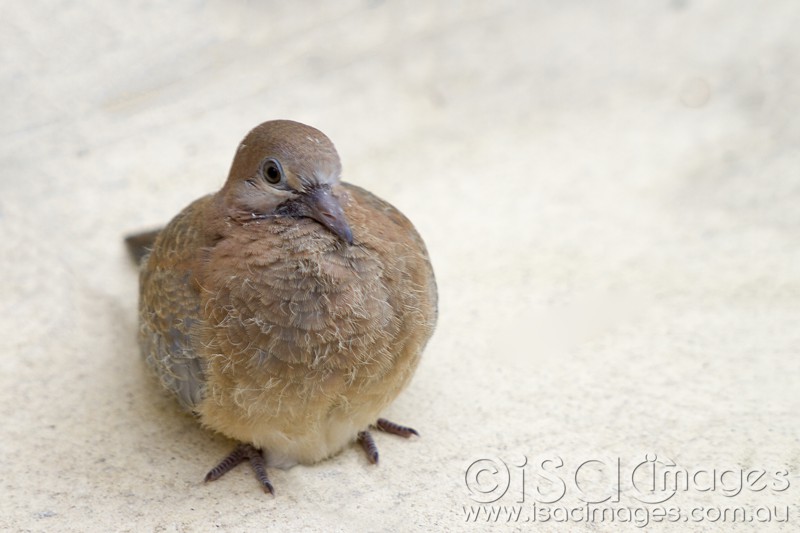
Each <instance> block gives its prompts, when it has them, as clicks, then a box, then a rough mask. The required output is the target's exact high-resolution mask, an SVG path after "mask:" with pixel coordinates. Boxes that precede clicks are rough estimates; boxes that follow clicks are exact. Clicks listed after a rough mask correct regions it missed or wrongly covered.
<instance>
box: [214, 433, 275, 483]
mask: <svg viewBox="0 0 800 533" xmlns="http://www.w3.org/2000/svg"><path fill="white" fill-rule="evenodd" d="M245 460H249V461H250V466H251V467H252V468H253V471H254V472H255V474H256V479H257V480H258V482H259V483H261V487H262V488H263V489H264V492H269V493H270V494H272V495H275V489H273V488H272V483H270V481H269V477H267V467H266V464H265V462H264V454H263V453H261V450H259V449H258V448H256V447H255V446H253V445H252V444H244V443H242V444H239V445H238V446H236V448H234V449H233V451H232V452H231V453H229V454H228V456H227V457H225V459H223V460H222V461H220V462H219V464H218V465H217V466H215V467H214V468H212V469H211V471H210V472H209V473H208V474H206V478H205V481H207V482H208V481H214V480H217V479H219V478H221V477H222V476H223V475H225V474H227V473H228V472H230V471H231V470H233V468H234V467H235V466H236V465H238V464H239V463H242V462H244V461H245Z"/></svg>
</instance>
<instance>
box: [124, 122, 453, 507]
mask: <svg viewBox="0 0 800 533" xmlns="http://www.w3.org/2000/svg"><path fill="white" fill-rule="evenodd" d="M341 174H342V165H341V161H340V158H339V155H338V153H337V151H336V148H335V146H334V145H333V143H332V141H331V140H330V139H329V138H328V137H327V136H326V135H325V134H323V133H322V132H321V131H319V130H317V129H316V128H313V127H311V126H307V125H305V124H302V123H299V122H295V121H291V120H271V121H267V122H264V123H262V124H260V125H258V126H256V127H255V128H253V129H252V130H251V131H250V132H249V133H248V134H247V135H246V136H245V137H244V139H243V140H242V142H241V143H240V144H239V146H238V149H237V150H236V153H235V156H234V158H233V163H232V165H231V168H230V171H229V174H228V177H227V180H226V181H225V182H224V185H223V186H222V188H221V189H220V190H219V191H218V192H216V193H214V194H209V195H207V196H204V197H202V198H200V199H198V200H195V201H194V202H192V203H191V204H190V205H189V206H188V207H186V208H185V209H183V210H182V211H181V212H180V213H179V214H178V215H177V216H175V218H173V219H172V220H171V221H170V222H169V223H168V224H167V225H166V226H165V227H164V228H163V229H161V230H156V231H151V232H147V233H143V234H139V235H132V236H130V237H128V238H127V239H126V240H127V243H128V245H129V248H130V251H131V253H132V254H133V256H134V257H138V258H140V272H139V332H138V343H139V346H140V349H141V353H142V356H143V358H144V360H145V361H146V363H147V366H148V367H149V368H150V369H152V371H153V373H154V374H155V376H156V377H157V379H158V381H159V382H160V384H161V385H162V386H163V388H164V389H165V390H166V391H167V392H168V393H170V394H171V395H172V396H174V398H175V399H176V400H177V402H178V403H179V404H180V406H181V407H182V408H183V409H185V410H186V411H188V412H190V413H192V414H194V415H195V416H196V417H197V419H198V421H199V423H200V424H201V425H202V426H203V427H205V428H207V429H209V430H212V431H214V432H217V433H219V434H222V435H224V436H226V437H228V438H229V439H232V440H233V441H235V442H236V446H235V448H234V449H233V451H232V452H231V453H230V454H229V455H227V456H226V457H224V458H223V459H222V460H221V461H220V462H219V463H217V464H216V466H214V467H213V468H212V469H211V470H210V471H209V472H208V474H207V475H206V477H205V481H206V482H208V481H213V480H216V479H219V478H220V477H221V476H222V475H224V474H225V473H227V472H228V471H230V470H231V469H232V468H233V467H235V466H236V465H238V464H240V463H243V462H249V463H250V465H251V467H252V470H253V471H254V473H255V476H256V479H257V480H258V482H259V484H260V485H261V487H262V488H263V490H264V491H265V492H267V493H270V494H272V495H274V494H275V491H274V487H273V485H272V482H271V481H270V479H269V476H268V473H267V469H268V468H273V467H277V468H290V467H291V466H293V465H296V464H306V465H309V464H314V463H317V462H319V461H322V460H325V459H327V458H330V457H332V456H334V455H335V454H337V453H339V452H341V451H342V450H343V449H344V448H346V447H347V446H350V445H352V444H353V443H354V442H357V443H359V444H360V445H361V447H362V448H363V449H364V451H365V452H366V455H367V459H368V461H369V462H370V463H373V464H377V463H378V459H379V453H378V448H377V445H376V443H375V440H374V437H373V435H372V433H371V431H372V430H374V429H378V430H381V431H383V432H386V433H390V434H395V435H399V436H401V437H406V438H408V437H411V436H412V435H419V433H418V432H417V431H416V430H414V429H413V428H411V427H408V426H404V425H401V424H397V423H394V422H392V421H390V420H387V419H385V418H382V417H381V414H382V412H383V411H384V410H385V409H386V408H387V406H388V405H389V404H391V402H392V401H393V400H394V399H395V398H396V397H397V396H398V394H399V393H400V392H401V391H402V390H403V389H404V388H405V387H406V386H407V385H408V383H409V381H410V380H411V378H412V376H413V374H414V372H415V370H416V368H417V366H418V364H419V361H420V358H421V355H422V352H423V350H424V348H425V346H426V344H427V343H428V341H429V339H430V337H431V335H432V334H433V331H434V328H435V325H436V320H437V315H438V301H437V287H436V280H435V276H434V273H433V268H432V266H431V261H430V257H429V254H428V251H427V248H426V246H425V243H424V241H423V240H422V238H421V237H420V235H419V233H418V232H417V230H416V229H415V227H414V225H413V224H412V223H411V222H410V221H409V220H408V218H406V217H405V216H404V215H403V214H402V213H401V212H400V211H399V210H398V209H396V208H395V207H393V206H392V205H391V204H389V203H388V202H386V201H384V200H382V199H380V198H379V197H377V196H376V195H374V194H372V193H370V192H368V191H367V190H365V189H363V188H361V187H358V186H356V185H352V184H350V183H347V182H344V181H342V179H341Z"/></svg>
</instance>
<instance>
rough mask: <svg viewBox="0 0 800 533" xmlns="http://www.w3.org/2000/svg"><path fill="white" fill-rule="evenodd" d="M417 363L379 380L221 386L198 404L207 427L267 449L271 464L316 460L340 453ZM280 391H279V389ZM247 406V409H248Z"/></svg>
mask: <svg viewBox="0 0 800 533" xmlns="http://www.w3.org/2000/svg"><path fill="white" fill-rule="evenodd" d="M415 366H416V364H411V365H409V364H403V365H399V366H395V367H394V368H392V369H391V370H390V371H389V372H388V373H386V374H384V375H383V376H381V377H380V378H379V379H375V380H370V381H369V382H361V383H360V384H359V385H360V386H359V385H355V384H351V385H350V386H347V387H345V388H343V389H339V388H338V387H337V388H336V391H335V393H334V394H331V392H332V391H331V390H330V389H328V390H327V391H324V390H323V389H321V388H319V387H314V390H313V391H311V392H309V391H308V390H307V389H303V388H294V387H284V388H283V389H279V388H278V387H275V388H272V389H267V390H262V391H255V390H253V389H249V390H245V389H240V388H237V387H235V386H234V387H233V388H229V389H227V394H226V393H225V391H224V390H220V389H217V390H216V391H215V393H213V394H210V395H209V396H208V397H207V398H206V400H205V401H204V402H203V403H202V404H201V405H200V406H199V407H200V408H199V409H198V412H199V414H200V417H201V422H202V424H203V425H204V426H206V427H208V428H210V429H213V430H215V431H217V432H219V433H222V434H223V435H225V436H227V437H229V438H232V439H235V440H237V441H240V442H246V443H250V444H253V445H254V446H255V447H257V448H260V449H262V450H263V452H264V455H265V458H266V460H267V463H268V465H270V466H274V467H278V468H289V467H291V466H294V465H295V464H298V463H300V464H313V463H316V462H318V461H321V460H323V459H326V458H328V457H330V456H332V455H335V454H336V453H338V452H340V451H341V450H342V449H343V448H345V447H346V446H347V445H349V444H350V443H352V442H353V441H354V440H355V439H356V437H357V435H358V432H359V431H362V430H365V429H367V428H368V427H369V426H370V425H371V424H374V423H375V421H376V420H377V419H378V418H379V417H380V415H381V412H382V411H383V410H384V409H385V408H386V406H387V405H388V404H389V403H391V402H392V401H393V400H394V399H395V397H396V396H397V395H398V394H399V393H400V391H401V390H402V388H403V387H404V386H405V384H406V383H407V382H408V380H409V379H410V377H411V374H413V369H414V367H415ZM279 390H280V392H279ZM245 406H247V408H245Z"/></svg>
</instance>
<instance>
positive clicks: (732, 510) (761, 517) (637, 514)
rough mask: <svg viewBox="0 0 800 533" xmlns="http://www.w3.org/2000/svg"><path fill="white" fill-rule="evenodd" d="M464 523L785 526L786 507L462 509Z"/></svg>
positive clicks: (496, 506)
mask: <svg viewBox="0 0 800 533" xmlns="http://www.w3.org/2000/svg"><path fill="white" fill-rule="evenodd" d="M463 512H464V519H465V521H466V522H476V523H547V522H550V523H596V524H598V523H626V524H633V525H634V526H636V527H640V528H642V527H647V526H648V525H650V524H653V523H663V522H673V523H674V522H684V523H700V522H708V523H737V522H738V523H753V524H757V523H771V522H776V523H777V522H788V521H789V514H790V512H789V506H788V505H786V506H777V505H776V506H768V505H764V506H755V507H744V506H738V507H692V508H687V509H684V508H681V507H676V506H669V507H665V506H646V507H645V506H641V507H627V506H612V505H608V506H599V505H593V504H588V503H587V504H585V505H582V506H575V507H567V506H551V505H542V504H537V503H532V504H530V505H465V506H463Z"/></svg>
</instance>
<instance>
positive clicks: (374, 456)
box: [358, 418, 419, 465]
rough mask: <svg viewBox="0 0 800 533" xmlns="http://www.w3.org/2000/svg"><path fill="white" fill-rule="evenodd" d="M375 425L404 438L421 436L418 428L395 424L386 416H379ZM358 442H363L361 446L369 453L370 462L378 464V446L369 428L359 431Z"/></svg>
mask: <svg viewBox="0 0 800 533" xmlns="http://www.w3.org/2000/svg"><path fill="white" fill-rule="evenodd" d="M375 427H376V428H378V429H380V430H381V431H383V432H385V433H391V434H392V435H399V436H401V437H403V438H406V439H407V438H409V437H410V436H411V435H417V436H419V433H417V430H416V429H413V428H410V427H406V426H401V425H400V424H395V423H394V422H391V421H389V420H386V419H385V418H379V419H378V421H377V422H376V423H375ZM358 443H359V444H361V447H362V448H364V451H365V452H366V454H367V459H369V462H370V463H372V464H374V465H376V464H378V446H377V445H376V444H375V440H374V439H373V438H372V433H370V432H369V431H367V430H364V431H359V432H358Z"/></svg>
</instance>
